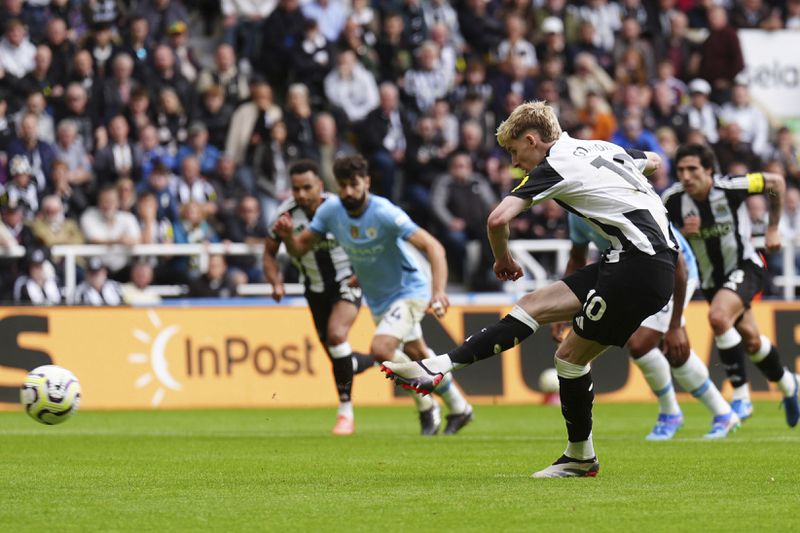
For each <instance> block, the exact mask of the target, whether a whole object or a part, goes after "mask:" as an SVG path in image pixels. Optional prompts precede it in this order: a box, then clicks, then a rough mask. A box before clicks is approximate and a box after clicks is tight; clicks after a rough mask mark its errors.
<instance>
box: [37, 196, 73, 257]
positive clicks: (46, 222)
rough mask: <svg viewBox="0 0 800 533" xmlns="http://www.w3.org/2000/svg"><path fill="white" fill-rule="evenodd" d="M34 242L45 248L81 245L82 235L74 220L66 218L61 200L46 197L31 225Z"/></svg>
mask: <svg viewBox="0 0 800 533" xmlns="http://www.w3.org/2000/svg"><path fill="white" fill-rule="evenodd" d="M31 232H32V233H33V237H34V238H35V239H36V242H37V243H38V244H40V245H42V246H44V247H46V248H48V249H49V248H51V247H53V246H55V245H57V244H83V242H84V239H83V234H82V233H81V230H80V228H79V227H78V224H77V222H75V220H74V219H71V218H67V217H66V215H65V213H64V204H63V203H62V201H61V198H59V197H58V196H55V195H47V196H45V197H43V198H42V206H41V209H40V210H39V212H38V213H37V215H36V218H35V219H34V221H33V223H32V224H31Z"/></svg>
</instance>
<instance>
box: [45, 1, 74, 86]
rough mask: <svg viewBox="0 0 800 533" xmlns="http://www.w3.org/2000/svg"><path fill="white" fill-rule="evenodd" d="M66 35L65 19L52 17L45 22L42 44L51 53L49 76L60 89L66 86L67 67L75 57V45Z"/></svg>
mask: <svg viewBox="0 0 800 533" xmlns="http://www.w3.org/2000/svg"><path fill="white" fill-rule="evenodd" d="M52 7H53V6H51V9H52ZM67 35H68V34H67V23H66V22H65V19H62V18H59V17H53V18H51V19H50V20H49V21H48V22H47V37H46V39H45V42H44V44H45V45H46V46H47V47H48V48H49V49H50V51H51V52H52V58H51V59H52V61H51V65H52V66H51V75H52V77H53V78H52V79H53V81H54V82H55V84H56V85H60V86H62V87H66V85H67V81H68V74H69V66H70V64H71V63H72V57H73V56H74V55H75V45H74V44H73V42H72V41H71V40H70V39H68V38H67ZM56 96H58V95H56Z"/></svg>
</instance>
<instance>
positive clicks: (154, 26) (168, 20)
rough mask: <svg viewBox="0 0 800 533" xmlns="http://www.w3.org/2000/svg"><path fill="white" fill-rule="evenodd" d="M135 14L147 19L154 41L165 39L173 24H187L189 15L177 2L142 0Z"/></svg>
mask: <svg viewBox="0 0 800 533" xmlns="http://www.w3.org/2000/svg"><path fill="white" fill-rule="evenodd" d="M136 13H137V15H139V16H143V17H144V18H145V19H147V23H148V26H149V27H150V31H151V33H152V35H153V40H155V41H160V40H162V39H163V38H164V37H166V36H167V32H168V29H169V27H170V26H171V25H172V24H174V23H175V22H179V21H180V22H183V23H184V24H187V23H188V22H189V14H188V13H187V12H186V8H185V7H183V4H182V3H181V2H180V1H179V0H142V2H140V3H139V9H138V11H137V12H136Z"/></svg>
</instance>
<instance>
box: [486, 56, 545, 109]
mask: <svg viewBox="0 0 800 533" xmlns="http://www.w3.org/2000/svg"><path fill="white" fill-rule="evenodd" d="M507 66H508V69H507V72H504V73H501V74H500V75H499V76H497V78H496V80H495V85H494V88H493V93H494V97H495V104H494V106H495V111H496V113H497V114H498V115H503V113H502V107H503V102H504V101H505V98H506V96H508V94H509V93H512V92H513V93H515V94H516V95H517V96H519V98H520V99H521V100H522V101H524V102H527V101H529V100H533V99H534V98H535V96H536V81H535V79H534V78H533V77H532V76H529V75H528V74H527V72H526V70H527V69H526V67H525V63H524V62H523V60H522V59H520V58H518V57H511V58H510V59H509V60H508V61H507Z"/></svg>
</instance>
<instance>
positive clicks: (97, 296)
mask: <svg viewBox="0 0 800 533" xmlns="http://www.w3.org/2000/svg"><path fill="white" fill-rule="evenodd" d="M69 303H71V304H72V305H91V306H104V305H108V306H116V305H122V303H123V301H122V286H121V285H120V284H119V283H118V282H116V281H114V280H112V279H108V270H107V269H106V265H105V264H104V263H103V261H102V260H101V259H100V258H99V257H92V258H90V259H89V261H88V262H87V265H86V279H85V280H84V281H83V283H81V284H80V285H78V286H77V287H76V288H75V294H74V295H73V296H72V301H71V302H69Z"/></svg>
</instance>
